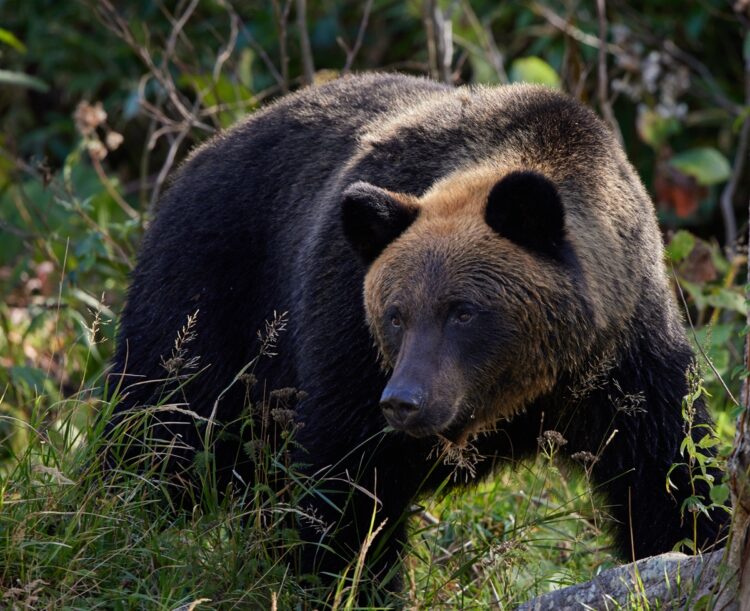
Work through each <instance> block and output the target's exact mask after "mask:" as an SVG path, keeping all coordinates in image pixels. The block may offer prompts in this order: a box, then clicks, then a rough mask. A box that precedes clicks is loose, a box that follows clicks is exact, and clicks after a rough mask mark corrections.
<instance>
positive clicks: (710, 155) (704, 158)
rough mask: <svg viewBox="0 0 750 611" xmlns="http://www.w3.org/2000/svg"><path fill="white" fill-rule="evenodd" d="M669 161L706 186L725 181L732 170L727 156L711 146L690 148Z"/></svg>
mask: <svg viewBox="0 0 750 611" xmlns="http://www.w3.org/2000/svg"><path fill="white" fill-rule="evenodd" d="M669 163H670V165H672V166H673V167H675V168H677V169H678V170H679V171H680V172H682V173H684V174H687V175H688V176H692V177H693V178H695V180H697V181H698V184H700V185H705V186H708V185H715V184H717V183H720V182H724V181H725V180H726V179H727V178H729V174H730V173H731V171H732V169H731V167H730V166H729V162H728V161H727V159H726V157H724V155H722V154H721V153H720V152H719V151H717V150H716V149H715V148H711V147H698V148H694V149H688V150H687V151H683V152H681V153H678V154H677V155H675V156H674V157H672V159H670V160H669Z"/></svg>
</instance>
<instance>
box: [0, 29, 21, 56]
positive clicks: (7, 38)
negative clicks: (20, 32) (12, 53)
mask: <svg viewBox="0 0 750 611" xmlns="http://www.w3.org/2000/svg"><path fill="white" fill-rule="evenodd" d="M0 42H2V43H5V44H6V45H8V46H9V47H13V48H14V49H15V50H16V51H20V52H21V53H26V45H24V44H23V43H22V42H21V41H20V40H18V38H16V35H15V34H14V33H13V32H9V31H8V30H6V29H4V28H0Z"/></svg>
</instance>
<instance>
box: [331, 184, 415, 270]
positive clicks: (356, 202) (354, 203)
mask: <svg viewBox="0 0 750 611" xmlns="http://www.w3.org/2000/svg"><path fill="white" fill-rule="evenodd" d="M418 214H419V206H418V205H417V204H416V203H414V202H413V201H410V200H409V199H408V198H407V197H405V196H400V195H398V194H396V193H392V192H390V191H386V190H385V189H381V188H380V187H376V186H374V185H371V184H369V183H366V182H355V183H354V184H353V185H351V186H349V187H348V188H347V189H346V190H345V191H344V194H343V200H342V202H341V222H342V225H343V228H344V235H345V236H346V239H347V240H349V243H350V244H351V245H352V246H353V247H354V250H356V251H357V252H358V253H359V255H360V256H361V257H362V260H363V261H364V262H365V263H367V264H368V265H369V264H370V263H372V262H373V261H374V260H375V259H376V258H377V257H378V255H380V253H381V252H383V250H384V249H385V247H386V246H388V244H390V243H391V242H392V241H393V240H395V239H396V238H397V237H398V236H400V235H401V234H402V233H403V232H404V231H405V230H406V229H407V228H408V227H409V225H411V224H412V223H413V222H414V219H416V218H417V215H418Z"/></svg>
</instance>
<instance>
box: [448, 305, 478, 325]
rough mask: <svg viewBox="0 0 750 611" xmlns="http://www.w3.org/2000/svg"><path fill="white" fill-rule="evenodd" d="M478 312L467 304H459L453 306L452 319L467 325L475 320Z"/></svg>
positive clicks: (459, 323)
mask: <svg viewBox="0 0 750 611" xmlns="http://www.w3.org/2000/svg"><path fill="white" fill-rule="evenodd" d="M475 316H476V312H475V311H474V309H473V308H471V307H469V306H467V305H459V306H456V307H454V308H453V311H452V312H451V321H452V322H454V323H456V324H458V325H465V324H467V323H470V322H471V321H472V320H474V317H475Z"/></svg>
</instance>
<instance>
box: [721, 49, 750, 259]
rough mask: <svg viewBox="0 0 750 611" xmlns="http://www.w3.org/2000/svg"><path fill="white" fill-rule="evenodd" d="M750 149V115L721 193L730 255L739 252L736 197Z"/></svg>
mask: <svg viewBox="0 0 750 611" xmlns="http://www.w3.org/2000/svg"><path fill="white" fill-rule="evenodd" d="M745 106H746V107H748V108H750V58H746V60H745ZM749 148H750V115H749V116H746V117H745V120H744V121H743V123H742V129H741V130H740V137H739V140H738V141H737V152H736V153H735V156H734V164H733V166H732V175H731V176H730V177H729V181H728V182H727V184H726V186H725V187H724V190H723V191H722V192H721V215H722V217H723V219H724V236H725V244H726V248H727V250H728V251H729V253H730V255H731V254H734V253H735V252H736V251H737V220H736V218H735V215H734V197H735V195H736V193H737V187H738V185H739V183H740V179H741V177H742V174H743V173H744V171H745V166H746V165H747V161H748V153H749V152H750V151H749V150H748V149H749Z"/></svg>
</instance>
